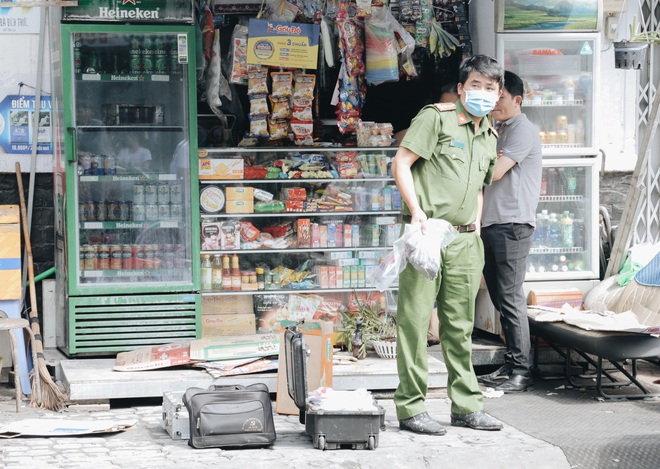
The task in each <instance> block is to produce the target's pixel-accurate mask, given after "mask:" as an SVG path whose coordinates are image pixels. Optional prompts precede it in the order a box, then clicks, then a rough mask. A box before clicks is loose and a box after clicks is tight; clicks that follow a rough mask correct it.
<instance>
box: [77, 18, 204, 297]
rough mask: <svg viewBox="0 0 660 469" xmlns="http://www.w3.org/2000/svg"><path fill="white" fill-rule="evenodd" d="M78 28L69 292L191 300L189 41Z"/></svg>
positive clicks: (173, 35)
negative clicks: (160, 294)
mask: <svg viewBox="0 0 660 469" xmlns="http://www.w3.org/2000/svg"><path fill="white" fill-rule="evenodd" d="M77 28H78V29H76V28H75V27H72V28H71V29H70V32H69V34H68V39H69V40H68V47H69V48H70V49H69V52H70V54H71V58H72V60H71V70H70V76H71V77H72V79H71V84H70V93H71V98H72V103H71V105H72V106H73V109H72V115H73V118H72V119H73V122H72V124H73V126H72V128H71V130H70V135H71V137H72V139H73V145H72V147H73V148H72V150H71V152H70V155H69V172H70V174H71V175H72V178H73V182H74V184H73V185H74V186H75V196H76V197H75V199H76V200H75V205H74V206H71V205H70V209H72V211H73V212H75V213H74V214H71V213H70V214H69V223H70V225H69V244H68V245H69V247H70V249H71V247H73V246H75V248H74V249H75V251H74V252H70V253H69V263H70V265H71V266H72V267H73V268H75V275H74V272H73V271H71V273H70V278H71V281H72V285H71V286H72V288H73V289H74V290H75V291H77V292H79V293H81V294H90V293H92V292H94V293H97V292H105V291H111V292H113V293H120V292H137V291H163V289H166V290H167V291H170V292H171V291H181V290H188V291H190V290H191V286H192V281H193V274H192V261H191V259H192V249H193V247H192V246H193V244H192V242H191V236H192V234H191V230H190V228H189V227H190V226H191V201H190V193H191V178H190V169H189V165H190V150H189V135H188V133H189V132H188V129H189V89H188V88H189V86H194V84H190V83H189V80H188V77H187V73H188V69H187V67H185V66H184V65H183V64H184V63H185V62H186V60H187V56H186V57H184V56H182V53H181V52H182V47H181V45H182V43H185V44H186V45H187V41H188V40H189V36H188V34H187V33H183V34H182V33H180V31H181V29H179V30H178V31H179V32H176V31H177V30H176V29H174V30H167V29H166V27H160V29H159V28H149V27H143V28H139V27H133V31H134V32H131V33H121V34H119V33H114V32H113V33H110V32H99V30H101V31H103V29H102V27H99V26H94V27H87V28H86V29H85V27H84V26H79V27H77ZM124 28H126V27H124ZM85 31H90V32H85ZM91 31H94V32H91ZM115 31H116V29H115ZM157 31H161V32H157ZM167 31H169V32H167ZM172 31H174V32H172ZM68 197H71V194H69V195H68ZM72 215H73V216H72ZM74 256H77V259H76V257H74Z"/></svg>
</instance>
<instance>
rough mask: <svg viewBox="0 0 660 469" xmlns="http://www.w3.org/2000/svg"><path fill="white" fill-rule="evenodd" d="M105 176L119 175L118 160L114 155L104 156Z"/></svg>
mask: <svg viewBox="0 0 660 469" xmlns="http://www.w3.org/2000/svg"><path fill="white" fill-rule="evenodd" d="M102 156H103V168H104V171H103V173H104V174H117V166H116V164H117V159H116V158H115V157H114V155H102Z"/></svg>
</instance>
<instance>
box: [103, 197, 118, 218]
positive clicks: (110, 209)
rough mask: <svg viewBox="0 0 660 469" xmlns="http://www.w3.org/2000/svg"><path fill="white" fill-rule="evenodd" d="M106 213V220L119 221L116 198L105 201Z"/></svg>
mask: <svg viewBox="0 0 660 469" xmlns="http://www.w3.org/2000/svg"><path fill="white" fill-rule="evenodd" d="M105 206H106V215H105V219H106V220H107V221H119V202H117V201H116V200H111V201H109V202H106V204H105Z"/></svg>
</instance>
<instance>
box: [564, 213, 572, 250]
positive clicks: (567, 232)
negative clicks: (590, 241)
mask: <svg viewBox="0 0 660 469" xmlns="http://www.w3.org/2000/svg"><path fill="white" fill-rule="evenodd" d="M561 240H562V246H563V247H565V248H572V247H573V219H572V218H571V217H570V214H569V212H568V210H564V214H563V215H562V217H561Z"/></svg>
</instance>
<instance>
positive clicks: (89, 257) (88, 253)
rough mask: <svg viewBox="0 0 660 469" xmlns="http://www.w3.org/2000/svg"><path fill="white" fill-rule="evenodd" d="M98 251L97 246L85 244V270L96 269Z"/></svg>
mask: <svg viewBox="0 0 660 469" xmlns="http://www.w3.org/2000/svg"><path fill="white" fill-rule="evenodd" d="M96 263H97V253H96V246H94V245H93V244H85V245H84V246H83V268H82V269H83V270H96Z"/></svg>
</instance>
